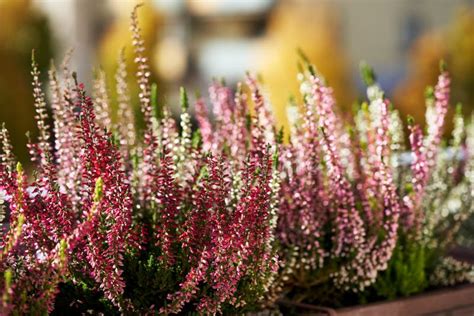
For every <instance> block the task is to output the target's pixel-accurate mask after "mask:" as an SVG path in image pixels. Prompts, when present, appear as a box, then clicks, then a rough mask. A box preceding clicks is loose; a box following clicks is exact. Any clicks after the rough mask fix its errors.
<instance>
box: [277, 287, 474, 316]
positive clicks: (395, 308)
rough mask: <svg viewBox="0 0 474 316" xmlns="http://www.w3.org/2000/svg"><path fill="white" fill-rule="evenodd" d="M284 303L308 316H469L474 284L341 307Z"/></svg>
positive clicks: (473, 307)
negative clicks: (391, 299) (385, 300)
mask: <svg viewBox="0 0 474 316" xmlns="http://www.w3.org/2000/svg"><path fill="white" fill-rule="evenodd" d="M280 304H281V305H283V306H286V307H290V308H293V309H296V310H297V311H298V312H297V313H298V315H307V316H310V315H311V316H323V315H328V316H339V315H341V316H379V315H390V316H392V315H393V316H397V315H399V316H407V315H433V316H461V315H466V316H467V315H474V284H469V285H460V286H456V287H452V288H449V289H443V290H437V291H432V292H428V293H425V294H420V295H415V296H413V297H409V298H404V299H398V300H394V301H387V302H380V303H373V304H367V305H360V306H353V307H348V308H341V309H332V308H325V307H319V306H315V305H309V304H300V303H292V302H288V301H282V302H280Z"/></svg>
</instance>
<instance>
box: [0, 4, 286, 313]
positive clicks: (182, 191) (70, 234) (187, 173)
mask: <svg viewBox="0 0 474 316" xmlns="http://www.w3.org/2000/svg"><path fill="white" fill-rule="evenodd" d="M132 34H133V45H134V47H135V53H136V57H135V61H136V63H137V64H138V73H137V78H138V85H139V88H140V95H139V99H140V103H141V109H142V112H143V117H144V122H145V128H144V131H143V135H137V134H135V130H134V128H133V125H134V122H133V115H132V113H131V112H130V111H131V110H130V104H128V103H129V96H128V92H127V86H126V76H127V74H126V69H125V67H124V60H123V54H121V58H120V62H119V68H118V71H117V76H116V82H117V86H116V89H117V95H118V100H117V103H118V108H119V115H120V116H121V117H122V118H124V119H125V121H124V122H121V123H120V124H111V122H112V121H111V119H110V112H109V110H110V105H111V100H110V99H109V98H108V95H107V91H108V89H109V87H106V86H105V78H104V76H103V74H101V73H99V74H98V76H97V79H96V81H95V84H94V98H91V97H89V96H87V94H86V92H85V89H84V85H83V84H81V83H78V81H77V79H76V76H75V74H73V73H71V72H70V70H69V67H68V61H67V60H66V62H65V63H64V64H63V66H62V74H61V78H59V74H58V73H57V71H56V70H55V69H54V68H52V69H51V71H50V72H49V82H50V94H51V109H52V114H53V118H54V120H53V121H54V125H53V126H52V128H50V126H49V125H48V122H49V120H48V115H47V106H46V100H45V96H44V93H43V90H42V87H41V83H40V81H39V76H40V74H39V72H38V70H37V65H36V62H35V61H34V59H33V70H32V75H33V93H34V97H35V107H36V111H37V116H36V120H37V125H38V129H39V137H38V141H37V142H30V144H29V150H30V153H31V157H32V161H33V162H34V165H35V173H34V175H33V176H32V177H31V180H30V179H29V178H28V177H27V176H26V174H25V173H24V171H23V169H22V168H21V165H20V164H18V165H17V167H15V161H14V160H15V159H14V157H13V155H12V150H11V145H10V142H9V139H8V133H7V131H6V129H5V128H4V127H3V128H2V130H1V143H2V153H1V155H0V158H1V162H0V179H1V182H0V184H1V185H0V190H1V192H2V195H3V196H2V203H3V202H4V203H6V208H7V210H8V212H7V214H8V225H9V226H8V227H9V228H8V229H5V231H4V233H3V234H2V251H1V254H0V264H1V269H2V271H3V274H4V280H3V282H2V290H1V294H2V310H1V312H2V314H6V313H9V312H13V311H14V312H16V313H39V312H51V311H52V310H53V309H54V307H55V304H56V305H58V306H63V307H65V308H71V307H70V306H68V303H72V304H73V305H74V304H75V305H79V306H78V308H83V309H84V310H86V309H88V310H95V311H96V312H100V311H102V312H104V311H107V312H113V311H114V310H116V311H120V312H123V313H131V312H135V313H138V312H140V313H141V312H153V311H155V312H159V313H178V312H182V311H193V310H195V311H198V312H205V313H217V312H223V311H233V310H234V311H235V310H241V311H243V310H246V309H252V308H255V306H260V304H262V303H263V300H264V296H265V293H266V292H267V290H268V287H269V286H270V284H271V283H272V280H273V278H274V275H275V273H276V271H277V268H278V259H277V256H276V253H275V250H274V238H273V235H272V234H273V226H274V223H275V219H276V218H275V202H274V200H275V199H276V196H277V193H278V192H277V186H276V184H275V183H276V180H275V176H274V173H275V172H274V170H275V165H274V163H273V154H272V152H273V149H272V148H271V147H269V146H267V145H266V143H265V141H264V139H263V138H262V136H261V134H260V133H258V132H257V131H258V128H255V132H253V133H252V135H251V136H250V138H251V139H252V142H251V144H245V143H244V142H243V140H242V146H245V147H246V151H245V153H244V154H243V155H242V157H241V159H235V160H234V159H228V155H229V154H230V153H229V152H227V151H224V150H213V151H212V153H210V152H208V151H206V150H205V149H204V147H203V146H201V144H202V142H201V141H200V136H199V134H198V133H195V135H194V137H193V135H192V131H191V125H190V124H191V122H190V117H189V114H187V112H186V111H187V108H188V100H187V96H186V93H185V92H184V91H182V108H183V114H182V115H181V129H179V128H178V126H177V125H176V122H175V121H174V120H173V119H172V118H171V116H170V113H169V111H167V110H166V109H164V110H163V111H162V112H163V113H160V111H159V109H158V108H157V107H156V106H155V107H153V106H154V105H156V89H154V91H152V88H151V85H150V83H149V80H148V77H149V71H148V65H147V61H146V59H145V58H144V57H143V41H142V39H141V37H140V30H139V27H138V25H137V17H136V11H134V12H133V14H132ZM67 59H69V54H68V57H67ZM219 102H221V101H220V100H219ZM243 118H244V119H245V118H246V117H243ZM254 122H255V126H256V127H259V126H261V125H262V123H263V122H260V121H259V119H258V118H254ZM243 128H244V129H245V125H244V126H243ZM179 130H180V131H179ZM51 131H52V132H51ZM53 140H54V148H52V145H51V144H52V141H53ZM219 145H220V144H219ZM237 162H238V163H237ZM71 289H72V290H71ZM68 291H72V296H75V297H73V299H72V302H66V301H67V300H68V299H69V297H70V296H71V293H69V294H68ZM94 292H96V293H97V292H98V293H103V297H102V298H100V296H99V298H96V299H95V300H96V301H95V302H90V301H86V302H83V305H84V306H83V307H81V306H80V303H81V302H80V301H81V300H82V299H83V297H86V298H87V297H89V298H90V297H94V295H91V293H94ZM55 302H56V303H55Z"/></svg>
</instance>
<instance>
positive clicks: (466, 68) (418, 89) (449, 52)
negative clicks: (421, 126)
mask: <svg viewBox="0 0 474 316" xmlns="http://www.w3.org/2000/svg"><path fill="white" fill-rule="evenodd" d="M442 59H444V60H445V61H446V62H447V65H448V70H449V72H450V74H451V76H452V91H451V105H452V106H451V109H450V115H451V117H452V114H453V111H454V107H455V105H456V103H457V102H461V103H462V104H463V105H464V108H465V111H466V112H469V111H472V110H473V109H474V10H473V9H468V8H465V9H462V10H460V11H459V13H458V14H457V15H456V18H455V20H454V21H453V23H452V25H450V26H449V27H448V28H447V29H445V30H438V31H434V32H430V33H427V34H424V35H423V36H421V37H420V38H419V39H417V40H416V42H415V43H414V45H413V47H412V49H411V52H410V65H409V69H410V70H409V73H408V77H407V78H406V79H405V80H404V81H403V82H402V83H401V84H400V85H399V86H398V87H397V88H396V90H395V93H394V95H395V96H394V102H395V105H396V106H397V108H399V109H400V111H401V112H402V114H403V115H411V116H413V117H414V118H415V120H416V121H417V122H419V123H423V122H424V113H425V106H424V93H423V92H424V90H425V88H426V87H427V86H429V85H434V84H436V78H437V76H438V74H439V62H440V60H442ZM448 120H449V121H448V123H451V122H450V118H448ZM450 129H451V125H450V126H449V127H448V129H447V130H450Z"/></svg>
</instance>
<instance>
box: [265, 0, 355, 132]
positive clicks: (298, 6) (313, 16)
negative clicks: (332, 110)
mask: <svg viewBox="0 0 474 316" xmlns="http://www.w3.org/2000/svg"><path fill="white" fill-rule="evenodd" d="M263 45H264V47H263V52H262V56H261V57H260V65H261V66H260V67H259V69H260V70H261V74H262V75H263V80H264V82H265V87H266V89H267V90H268V92H269V93H270V99H271V101H272V104H273V106H274V109H273V110H274V113H275V116H276V118H277V121H278V123H279V124H281V125H283V126H284V128H285V130H286V131H287V130H288V121H287V118H286V106H287V104H288V98H289V96H294V97H296V99H297V100H299V101H301V99H299V98H300V96H299V86H298V81H297V80H295V78H296V75H297V73H298V67H297V62H298V60H299V57H298V54H297V50H298V49H301V50H302V51H303V52H304V53H305V55H306V56H307V57H308V59H309V60H310V61H311V63H313V64H314V65H315V66H316V68H317V70H318V71H319V72H320V73H321V74H322V75H323V76H324V77H325V79H326V80H327V82H328V84H329V85H331V86H332V87H333V89H334V92H335V96H336V99H337V101H338V104H339V105H340V107H341V108H342V109H344V110H349V109H350V108H351V104H352V102H353V101H354V88H353V84H352V82H351V78H350V70H349V68H348V63H347V58H346V56H345V55H344V52H343V47H342V44H341V35H340V26H339V19H338V16H337V15H336V14H335V12H334V10H333V9H332V7H331V6H330V5H328V4H325V3H317V2H310V1H305V2H302V1H285V2H280V4H279V6H278V7H277V8H276V10H275V11H274V12H273V14H272V16H271V17H270V24H269V28H268V35H267V37H266V39H265V40H264V44H263Z"/></svg>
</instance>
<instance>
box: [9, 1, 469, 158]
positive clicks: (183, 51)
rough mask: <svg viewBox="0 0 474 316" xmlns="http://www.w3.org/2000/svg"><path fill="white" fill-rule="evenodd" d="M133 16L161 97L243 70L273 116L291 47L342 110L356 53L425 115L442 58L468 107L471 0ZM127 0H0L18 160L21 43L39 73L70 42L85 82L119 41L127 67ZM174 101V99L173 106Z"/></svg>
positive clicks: (23, 79) (28, 100) (244, 4)
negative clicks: (259, 86)
mask: <svg viewBox="0 0 474 316" xmlns="http://www.w3.org/2000/svg"><path fill="white" fill-rule="evenodd" d="M140 2H144V4H145V6H144V8H142V9H141V10H140V11H139V19H140V22H141V27H142V30H143V35H144V37H145V40H146V46H147V55H148V56H149V58H150V62H151V65H152V70H153V80H154V81H156V82H157V83H158V90H159V92H160V97H161V99H162V100H166V102H167V103H169V104H170V105H177V102H176V100H177V95H176V93H177V92H178V89H177V88H178V87H179V86H181V85H183V86H185V87H187V88H188V89H189V91H194V90H195V89H199V90H201V91H203V92H205V91H206V90H207V85H208V84H209V83H210V81H211V80H212V78H216V77H217V78H220V77H222V78H225V80H226V82H227V84H229V85H234V84H235V83H236V82H238V81H239V80H241V79H242V78H243V75H244V74H245V72H246V71H247V70H251V71H254V72H257V73H258V74H260V75H261V78H262V79H263V82H264V84H265V85H266V89H267V91H268V95H269V96H270V98H271V100H272V103H273V106H274V111H275V115H276V117H277V119H278V122H279V124H281V125H284V126H285V125H286V117H285V113H286V111H285V106H286V104H287V102H288V99H289V97H290V96H292V95H295V96H296V95H297V91H298V90H297V81H296V72H297V61H298V55H297V49H302V50H303V51H304V52H305V53H306V55H307V56H308V57H309V59H310V60H311V61H312V62H313V63H314V64H315V65H316V67H317V68H318V70H319V71H320V72H321V73H322V74H323V75H324V76H325V77H326V79H327V80H328V82H329V84H330V85H332V86H333V87H334V90H335V94H336V97H337V101H338V104H339V106H340V107H341V109H342V110H343V111H346V112H347V113H350V111H351V108H352V105H353V103H354V102H355V101H357V100H358V99H360V98H361V97H362V96H363V86H362V83H361V81H360V79H359V75H358V65H359V62H360V61H361V60H365V61H367V62H368V63H369V64H371V65H372V66H373V67H374V68H375V71H376V73H377V75H378V78H379V81H380V83H381V85H382V87H383V88H384V89H385V90H386V91H387V92H388V95H389V96H390V97H391V98H392V100H393V101H394V104H395V106H396V107H398V108H399V109H400V110H401V111H402V113H403V114H404V115H407V114H411V115H412V116H414V117H415V119H416V120H417V121H419V122H422V121H423V115H424V102H423V94H424V89H425V87H426V86H427V85H430V84H434V83H435V80H436V76H437V73H438V63H439V60H440V59H445V60H446V61H447V63H448V67H449V69H450V71H451V73H452V76H453V86H454V88H453V99H452V100H453V102H452V103H453V108H454V105H455V103H456V102H458V101H459V102H462V103H463V104H464V106H465V110H466V112H468V111H469V110H470V109H473V108H474V0H417V1H413V0H357V1H351V0H327V1H321V0H319V1H318V0H307V1H292V0H286V1H284V0H254V1H251V0H143V1H140ZM136 3H137V1H132V0H130V1H126V0H0V121H4V122H6V125H7V128H8V129H9V130H10V132H11V134H12V138H13V142H14V146H15V151H16V154H17V155H18V156H19V157H20V160H26V150H25V146H24V145H25V143H26V137H25V133H26V132H27V131H28V130H30V131H32V132H33V134H34V132H35V127H34V126H35V125H34V121H33V116H34V109H33V101H32V96H31V84H30V81H31V75H30V74H29V72H30V60H31V50H32V49H35V50H36V55H37V60H38V63H39V64H40V68H41V70H42V71H43V73H44V74H45V76H44V77H46V72H47V69H48V67H49V65H50V60H51V59H52V58H54V59H55V61H56V64H57V65H58V64H60V63H61V61H62V59H63V57H64V54H65V52H66V51H67V50H68V49H70V48H73V49H74V54H73V56H72V68H73V69H75V70H77V72H78V76H79V78H80V80H81V81H84V82H85V83H86V85H87V86H89V87H90V85H91V82H92V80H93V74H94V71H93V69H98V68H102V69H104V70H105V72H106V73H107V74H108V78H109V79H110V80H111V81H110V82H113V81H112V80H113V74H114V71H115V69H116V62H117V58H118V55H119V51H120V50H121V48H122V47H125V52H126V55H127V56H128V61H129V62H128V64H129V71H133V62H132V58H131V56H132V49H131V47H130V45H129V44H130V42H131V40H130V31H129V16H130V12H131V10H132V8H133V6H134V5H135V4H136ZM176 110H177V111H178V107H176Z"/></svg>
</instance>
